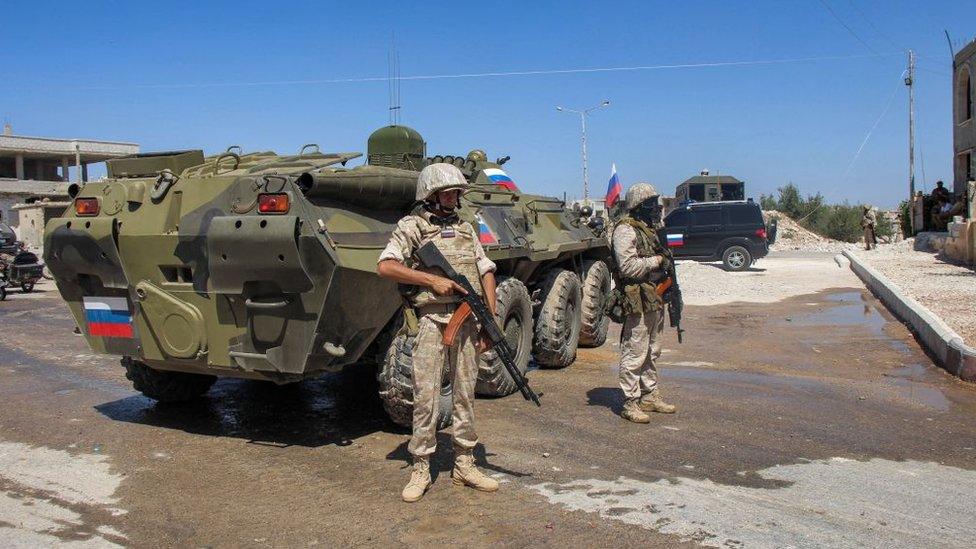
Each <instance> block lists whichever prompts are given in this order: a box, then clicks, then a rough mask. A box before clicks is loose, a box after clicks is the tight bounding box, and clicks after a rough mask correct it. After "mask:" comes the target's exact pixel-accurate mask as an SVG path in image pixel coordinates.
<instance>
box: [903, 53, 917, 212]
mask: <svg viewBox="0 0 976 549" xmlns="http://www.w3.org/2000/svg"><path fill="white" fill-rule="evenodd" d="M905 85H906V86H908V203H909V204H911V203H912V200H913V198H914V197H915V52H914V51H912V50H908V76H906V77H905Z"/></svg>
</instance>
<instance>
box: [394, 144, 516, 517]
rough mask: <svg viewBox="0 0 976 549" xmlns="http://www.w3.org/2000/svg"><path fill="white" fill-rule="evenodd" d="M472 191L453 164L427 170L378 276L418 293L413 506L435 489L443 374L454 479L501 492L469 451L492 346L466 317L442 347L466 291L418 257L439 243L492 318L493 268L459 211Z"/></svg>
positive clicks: (408, 492)
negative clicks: (447, 381) (478, 388)
mask: <svg viewBox="0 0 976 549" xmlns="http://www.w3.org/2000/svg"><path fill="white" fill-rule="evenodd" d="M467 186H468V183H467V181H466V180H465V179H464V175H463V174H462V173H461V171H460V170H459V169H458V168H457V167H455V166H453V165H450V164H442V163H438V164H431V165H430V166H427V167H426V168H424V169H423V171H421V172H420V178H419V181H418V184H417V200H418V201H422V203H423V204H422V206H421V207H420V208H419V209H418V210H416V211H415V212H414V213H412V214H410V215H407V216H406V217H404V218H403V219H401V220H400V222H399V223H398V224H397V228H396V229H395V230H394V231H393V234H392V235H391V237H390V242H389V244H387V246H386V248H385V249H384V250H383V252H382V253H381V254H380V258H379V265H378V269H377V271H378V273H379V275H380V276H382V277H384V278H388V279H390V280H394V281H396V282H399V283H401V284H410V285H415V286H418V287H419V288H420V291H419V292H417V293H416V294H415V295H414V296H412V298H411V305H412V306H413V307H414V308H415V309H416V311H417V317H418V319H419V331H418V333H417V337H416V339H415V342H414V349H413V386H414V393H413V402H414V409H413V435H412V437H411V438H410V443H409V445H408V450H409V451H410V454H411V455H412V456H413V472H412V474H411V476H410V481H409V482H408V483H407V485H406V487H405V488H404V489H403V493H402V496H403V500H404V501H408V502H413V501H417V500H419V499H420V498H422V497H423V495H424V492H426V490H427V489H428V488H429V487H430V485H431V479H430V456H431V454H433V453H434V450H435V447H436V435H437V418H438V415H439V413H438V409H437V404H438V397H439V392H440V388H441V374H442V372H443V371H447V372H449V374H448V375H451V376H452V380H451V381H452V383H453V386H454V409H453V417H452V419H453V429H454V433H453V435H454V450H455V461H454V470H453V472H452V473H451V477H452V479H453V481H454V483H455V484H457V485H467V486H470V487H472V488H475V489H477V490H481V491H484V492H494V491H496V490H498V482H497V481H496V480H494V479H492V478H490V477H488V476H486V475H485V474H484V473H482V472H481V471H479V470H478V469H477V468H476V467H475V465H474V456H473V454H472V452H473V450H474V447H475V444H476V443H477V442H478V435H477V433H476V432H475V428H474V411H473V405H474V388H475V382H476V381H477V377H478V351H479V350H487V348H488V346H489V345H490V342H489V341H488V340H487V338H486V337H482V336H479V328H480V325H479V324H478V322H477V321H476V319H475V317H473V316H468V317H467V319H466V320H464V322H463V323H462V324H461V326H460V328H459V329H458V330H457V331H456V333H454V334H453V338H452V339H453V341H451V342H450V344H449V345H448V344H445V343H444V331H445V329H446V328H447V325H448V322H449V321H450V320H451V318H452V316H453V315H454V313H455V311H456V310H457V309H458V307H459V305H460V303H461V302H462V298H463V297H464V296H465V295H467V294H468V293H469V292H468V290H466V289H465V288H464V287H463V286H462V285H461V284H459V283H458V282H456V281H454V280H452V279H450V278H448V277H447V276H445V273H444V272H443V270H441V269H434V268H430V267H426V266H425V263H424V262H423V261H421V260H420V258H419V257H418V256H417V252H418V250H419V249H420V248H421V247H423V246H424V245H425V244H428V243H430V244H432V245H434V246H435V247H436V248H437V250H438V251H439V252H440V254H441V255H443V256H444V258H446V260H447V263H448V264H449V265H450V267H452V268H453V271H456V274H460V275H463V276H464V277H465V278H466V279H467V280H468V281H469V282H470V286H469V287H470V288H471V289H472V290H474V292H475V293H476V294H478V296H479V297H480V298H482V299H483V300H484V302H485V303H486V304H487V306H488V309H490V311H491V313H494V312H495V277H494V274H493V273H494V271H495V264H494V263H493V262H492V261H491V260H490V259H488V257H487V256H486V255H485V252H484V249H482V247H481V243H480V242H479V240H478V233H477V231H475V229H474V227H472V226H471V224H470V223H467V222H464V221H461V219H460V218H459V217H458V213H457V208H458V206H459V201H460V198H461V192H462V191H463V190H464V189H465V188H466V187H467ZM445 366H446V367H445Z"/></svg>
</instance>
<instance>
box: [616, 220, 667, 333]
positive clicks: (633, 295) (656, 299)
mask: <svg viewBox="0 0 976 549" xmlns="http://www.w3.org/2000/svg"><path fill="white" fill-rule="evenodd" d="M619 224H621V225H629V226H631V227H633V229H634V232H636V233H637V242H636V244H637V257H640V258H645V257H652V256H655V255H660V254H665V253H667V250H665V249H664V247H663V246H661V240H660V239H659V238H658V236H657V232H656V231H654V230H653V229H651V228H650V227H648V226H647V225H646V224H644V223H642V222H640V221H637V220H636V219H633V218H632V217H625V218H623V219H621V220H620V223H619ZM613 274H614V281H615V282H616V284H617V287H618V288H620V292H621V297H622V300H623V303H622V305H623V309H624V310H623V312H624V314H627V315H630V314H637V313H641V312H644V311H657V310H659V309H661V307H662V306H663V305H664V301H663V300H662V299H661V296H659V295H657V291H656V290H657V282H658V280H631V279H624V278H623V277H622V276H621V274H620V269H619V268H617V269H614V273H613Z"/></svg>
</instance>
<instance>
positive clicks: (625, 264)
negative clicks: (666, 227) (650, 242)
mask: <svg viewBox="0 0 976 549" xmlns="http://www.w3.org/2000/svg"><path fill="white" fill-rule="evenodd" d="M649 232H653V231H649ZM638 238H639V236H638V234H637V230H636V229H635V228H634V227H633V226H631V225H628V224H627V223H623V222H621V223H618V224H617V226H616V227H614V230H613V253H614V259H616V262H617V270H618V273H616V274H617V277H618V278H617V284H620V283H621V281H643V282H652V279H653V278H654V277H655V276H656V275H658V274H659V273H660V272H661V258H660V257H659V256H657V255H653V253H654V252H653V250H652V249H641V248H644V247H643V246H638ZM654 239H655V241H656V239H657V237H656V236H654ZM652 247H653V246H648V248H652ZM646 297H650V296H646ZM647 301H648V303H649V304H650V305H649V308H647V309H646V310H644V311H639V312H635V313H632V314H628V315H627V316H626V317H625V318H624V323H623V327H622V328H621V331H620V364H619V367H620V374H619V380H620V389H621V390H622V391H623V393H624V398H626V399H628V400H630V399H636V398H640V397H641V396H644V395H647V394H650V393H651V392H653V391H654V390H655V389H656V388H657V368H656V367H655V365H654V361H655V360H656V359H657V358H658V357H660V356H661V345H660V343H659V341H658V336H659V335H660V333H661V331H662V330H663V329H664V315H663V314H662V313H663V306H662V305H663V304H662V302H661V300H660V299H656V296H655V299H653V300H647Z"/></svg>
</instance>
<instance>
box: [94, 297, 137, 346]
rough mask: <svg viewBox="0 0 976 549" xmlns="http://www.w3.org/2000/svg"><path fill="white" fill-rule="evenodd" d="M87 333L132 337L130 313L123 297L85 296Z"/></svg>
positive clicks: (102, 335) (101, 335)
mask: <svg viewBox="0 0 976 549" xmlns="http://www.w3.org/2000/svg"><path fill="white" fill-rule="evenodd" d="M84 304H85V322H86V323H87V324H88V335H92V336H99V337H122V338H126V339H132V337H133V335H132V313H130V312H129V302H128V301H127V300H126V299H125V298H124V297H85V298H84Z"/></svg>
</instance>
